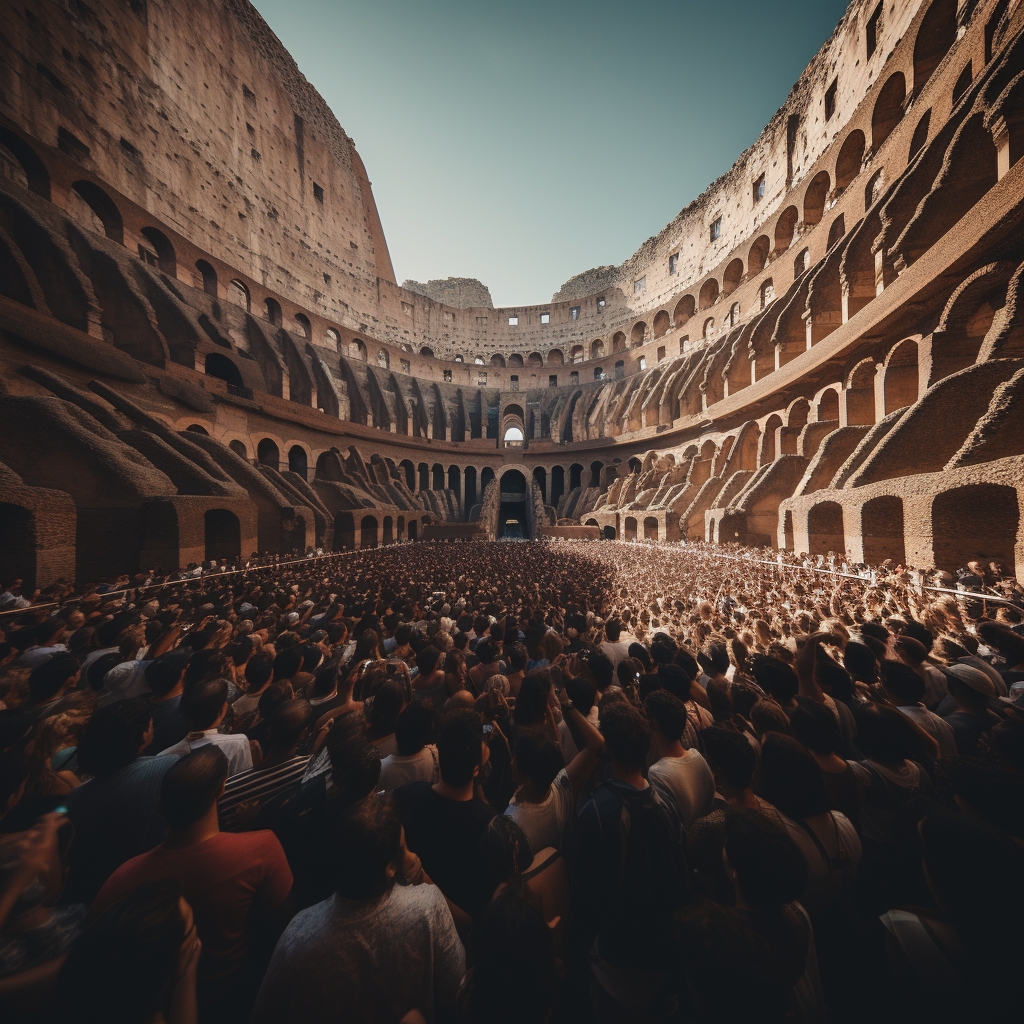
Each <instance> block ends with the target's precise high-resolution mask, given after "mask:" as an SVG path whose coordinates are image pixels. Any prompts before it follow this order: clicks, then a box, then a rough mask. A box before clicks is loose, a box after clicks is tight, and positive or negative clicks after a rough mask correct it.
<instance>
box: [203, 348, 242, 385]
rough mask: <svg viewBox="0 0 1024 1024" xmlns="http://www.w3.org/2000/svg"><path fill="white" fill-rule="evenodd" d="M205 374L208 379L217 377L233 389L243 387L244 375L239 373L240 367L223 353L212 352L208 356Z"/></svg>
mask: <svg viewBox="0 0 1024 1024" xmlns="http://www.w3.org/2000/svg"><path fill="white" fill-rule="evenodd" d="M205 372H206V375H207V376H208V377H216V378H217V379H218V380H222V381H224V382H225V383H226V384H230V385H231V386H232V387H236V388H240V387H242V386H243V384H242V375H241V373H239V371H238V367H237V366H236V365H235V364H234V362H233V361H232V360H231V359H229V358H228V357H227V356H226V355H224V354H223V353H221V352H210V353H209V354H208V355H207V356H206V369H205Z"/></svg>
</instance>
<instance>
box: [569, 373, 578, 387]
mask: <svg viewBox="0 0 1024 1024" xmlns="http://www.w3.org/2000/svg"><path fill="white" fill-rule="evenodd" d="M579 382H580V371H579V370H573V371H572V373H570V374H569V383H570V384H579Z"/></svg>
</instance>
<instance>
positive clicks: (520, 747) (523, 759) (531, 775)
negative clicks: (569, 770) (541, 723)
mask: <svg viewBox="0 0 1024 1024" xmlns="http://www.w3.org/2000/svg"><path fill="white" fill-rule="evenodd" d="M562 767H563V761H562V751H561V748H560V747H559V746H558V744H557V743H555V741H554V740H553V739H551V737H550V736H548V735H546V734H545V733H544V732H542V731H541V730H540V729H520V730H519V731H518V733H517V734H516V751H515V755H514V757H513V758H512V775H513V778H514V779H515V781H516V782H517V783H518V784H520V785H521V784H522V783H524V782H527V781H529V782H530V783H531V784H532V786H533V790H534V793H535V794H536V795H537V796H538V797H541V798H543V797H544V796H545V795H546V794H547V791H548V789H549V788H550V786H551V783H552V782H554V781H555V776H556V775H557V774H558V773H559V772H560V771H561V770H562Z"/></svg>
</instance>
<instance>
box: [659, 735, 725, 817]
mask: <svg viewBox="0 0 1024 1024" xmlns="http://www.w3.org/2000/svg"><path fill="white" fill-rule="evenodd" d="M647 777H648V780H649V781H650V783H651V785H652V786H654V787H655V788H656V789H657V791H658V794H659V795H660V796H661V797H662V798H663V799H664V800H665V802H666V803H668V804H671V805H672V806H673V807H675V809H676V812H677V813H678V815H679V820H680V821H681V822H682V823H683V828H686V829H688V828H689V827H690V825H692V824H693V822H695V821H696V820H697V819H698V818H703V817H704V815H705V814H710V813H711V803H712V801H713V800H714V799H715V777H714V775H712V774H711V769H710V768H709V767H708V763H707V761H705V760H704V757H703V755H702V754H701V752H700V751H699V750H688V751H687V752H686V753H685V754H684V755H683V756H682V757H663V758H662V759H661V760H660V761H657V762H655V763H654V764H652V765H651V767H650V770H649V771H648V773H647Z"/></svg>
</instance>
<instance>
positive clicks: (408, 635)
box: [395, 622, 412, 647]
mask: <svg viewBox="0 0 1024 1024" xmlns="http://www.w3.org/2000/svg"><path fill="white" fill-rule="evenodd" d="M411 639H412V626H411V625H410V624H409V623H408V622H403V623H402V624H401V625H400V626H399V627H398V628H397V629H396V630H395V643H396V644H397V645H398V646H399V647H404V646H405V645H406V644H407V643H408V642H409V641H410V640H411Z"/></svg>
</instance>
